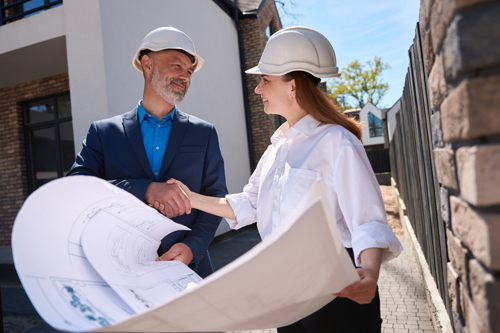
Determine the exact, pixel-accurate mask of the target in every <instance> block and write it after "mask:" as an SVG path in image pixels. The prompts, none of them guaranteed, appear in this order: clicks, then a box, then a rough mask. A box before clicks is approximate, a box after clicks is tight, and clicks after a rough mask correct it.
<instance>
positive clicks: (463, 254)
mask: <svg viewBox="0 0 500 333" xmlns="http://www.w3.org/2000/svg"><path fill="white" fill-rule="evenodd" d="M446 244H447V245H448V258H449V260H450V263H451V265H452V266H453V268H454V269H455V271H456V272H457V274H458V276H459V277H460V279H461V280H462V282H463V283H464V284H465V286H467V285H468V284H467V283H468V282H467V249H466V248H465V247H463V246H462V242H460V240H459V239H458V238H456V237H455V235H453V233H452V232H451V231H450V230H449V229H448V228H446Z"/></svg>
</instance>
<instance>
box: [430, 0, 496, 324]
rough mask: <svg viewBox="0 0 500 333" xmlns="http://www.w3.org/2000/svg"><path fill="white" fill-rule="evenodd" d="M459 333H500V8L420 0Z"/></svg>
mask: <svg viewBox="0 0 500 333" xmlns="http://www.w3.org/2000/svg"><path fill="white" fill-rule="evenodd" d="M420 28H421V34H422V37H423V38H424V53H425V54H424V57H425V62H426V68H427V74H428V83H429V97H430V105H431V108H432V109H433V110H434V111H435V113H434V115H433V116H432V132H433V144H434V159H435V165H436V172H437V177H438V181H439V183H440V185H441V189H440V191H441V213H442V214H441V215H442V217H443V220H444V221H445V222H446V225H447V230H446V235H447V249H448V259H449V262H448V265H447V269H448V294H449V299H450V304H449V307H450V309H451V313H452V318H451V320H452V322H453V325H454V328H455V332H469V333H471V332H500V316H499V314H500V43H499V41H500V1H492V0H422V1H421V7H420Z"/></svg>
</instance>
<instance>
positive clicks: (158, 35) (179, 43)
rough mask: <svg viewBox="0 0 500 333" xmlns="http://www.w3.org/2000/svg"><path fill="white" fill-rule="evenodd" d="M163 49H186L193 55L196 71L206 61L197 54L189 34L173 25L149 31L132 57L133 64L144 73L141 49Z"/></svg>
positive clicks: (185, 50)
mask: <svg viewBox="0 0 500 333" xmlns="http://www.w3.org/2000/svg"><path fill="white" fill-rule="evenodd" d="M143 50H151V51H161V50H178V51H181V52H182V51H184V52H186V53H188V54H189V55H191V56H192V57H193V67H194V71H195V72H196V71H198V70H200V68H201V67H202V66H203V64H204V63H205V60H203V58H202V57H200V56H199V55H197V54H196V49H195V48H194V43H193V41H192V40H191V38H189V36H188V35H186V34H185V33H183V32H182V31H180V30H178V29H176V28H172V27H162V28H158V29H155V30H153V31H151V32H150V33H148V34H147V35H146V37H144V39H143V40H142V44H141V46H139V49H138V50H137V52H136V53H135V55H134V57H133V58H132V65H133V66H134V67H135V69H137V70H138V71H139V72H141V73H142V66H141V62H140V60H139V57H140V55H141V51H143Z"/></svg>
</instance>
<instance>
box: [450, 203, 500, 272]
mask: <svg viewBox="0 0 500 333" xmlns="http://www.w3.org/2000/svg"><path fill="white" fill-rule="evenodd" d="M450 218H451V227H452V231H453V233H454V234H455V237H457V238H458V239H460V241H461V242H462V243H463V244H464V245H465V246H466V247H467V248H468V249H469V251H470V252H471V253H472V255H473V256H474V257H475V258H476V259H477V260H479V261H481V263H482V264H483V265H485V266H486V267H487V268H488V269H490V270H497V271H498V270H500V213H499V212H484V211H479V210H477V209H474V208H473V207H471V206H470V205H469V204H467V203H466V202H465V201H463V200H462V199H459V198H457V197H455V196H451V197H450Z"/></svg>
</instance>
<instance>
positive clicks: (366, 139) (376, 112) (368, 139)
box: [359, 103, 384, 147]
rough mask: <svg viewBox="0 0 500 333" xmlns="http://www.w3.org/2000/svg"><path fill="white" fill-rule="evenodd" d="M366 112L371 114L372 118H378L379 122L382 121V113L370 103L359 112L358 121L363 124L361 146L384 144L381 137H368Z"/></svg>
mask: <svg viewBox="0 0 500 333" xmlns="http://www.w3.org/2000/svg"><path fill="white" fill-rule="evenodd" d="M368 112H371V113H372V114H373V115H374V116H376V117H378V118H379V119H380V120H382V111H380V109H378V108H377V107H376V106H374V105H373V104H371V103H367V104H366V105H365V106H364V107H363V108H362V109H361V111H360V112H359V120H360V121H361V122H362V124H363V128H362V133H363V146H365V147H366V146H372V145H379V144H384V137H383V136H377V137H374V138H372V137H370V127H369V123H368Z"/></svg>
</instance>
